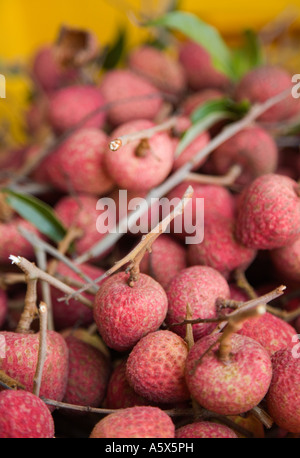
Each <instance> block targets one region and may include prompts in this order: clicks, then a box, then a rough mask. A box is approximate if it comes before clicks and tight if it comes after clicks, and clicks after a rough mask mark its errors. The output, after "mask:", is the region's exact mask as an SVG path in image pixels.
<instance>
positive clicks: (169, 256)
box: [140, 234, 187, 289]
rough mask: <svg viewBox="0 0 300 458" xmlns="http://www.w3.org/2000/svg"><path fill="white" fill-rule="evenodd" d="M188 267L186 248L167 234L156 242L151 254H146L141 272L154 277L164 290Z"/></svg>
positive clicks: (141, 265)
mask: <svg viewBox="0 0 300 458" xmlns="http://www.w3.org/2000/svg"><path fill="white" fill-rule="evenodd" d="M186 267H187V265H186V250H185V248H184V247H183V246H182V245H180V244H179V243H177V242H176V241H175V240H173V239H172V238H171V237H170V236H168V235H166V234H162V235H160V236H159V237H158V239H156V240H155V242H154V243H153V245H152V248H151V253H145V255H144V257H143V259H142V261H141V264H140V270H141V272H143V273H145V274H147V275H150V276H151V277H153V278H154V279H155V280H156V281H158V283H159V284H161V286H162V287H163V288H164V289H167V287H168V286H169V284H170V282H171V280H172V279H173V278H174V277H175V275H177V273H178V272H180V271H181V270H182V269H185V268H186Z"/></svg>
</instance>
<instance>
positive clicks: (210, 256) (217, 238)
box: [188, 215, 256, 278]
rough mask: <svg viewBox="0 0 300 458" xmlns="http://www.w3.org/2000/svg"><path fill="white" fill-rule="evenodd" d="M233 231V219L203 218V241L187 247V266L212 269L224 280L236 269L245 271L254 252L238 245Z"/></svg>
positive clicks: (219, 217) (254, 254) (215, 216)
mask: <svg viewBox="0 0 300 458" xmlns="http://www.w3.org/2000/svg"><path fill="white" fill-rule="evenodd" d="M234 230H235V221H234V220H233V219H229V218H224V217H222V216H220V215H210V216H208V218H205V220H204V238H203V241H202V242H201V243H197V244H190V245H189V246H188V262H189V264H190V265H199V264H200V265H205V266H210V267H213V268H214V269H216V270H218V271H219V272H220V273H221V274H222V275H224V277H226V278H229V275H230V273H231V272H232V271H233V270H234V269H237V268H238V267H240V268H242V269H244V270H245V269H247V267H249V265H250V264H251V263H252V261H253V260H254V258H255V256H256V251H255V250H253V249H252V248H247V247H245V246H243V245H242V244H240V243H239V242H238V241H237V240H236V239H235V235H234Z"/></svg>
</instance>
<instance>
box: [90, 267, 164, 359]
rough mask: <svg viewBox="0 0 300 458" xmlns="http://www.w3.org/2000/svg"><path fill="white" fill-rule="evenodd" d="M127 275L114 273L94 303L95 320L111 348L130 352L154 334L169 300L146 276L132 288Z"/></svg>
mask: <svg viewBox="0 0 300 458" xmlns="http://www.w3.org/2000/svg"><path fill="white" fill-rule="evenodd" d="M128 279H129V275H127V274H126V273H124V272H120V273H117V274H115V275H113V276H112V277H110V278H108V279H107V280H105V282H104V283H103V284H102V286H101V287H100V289H99V290H98V292H97V294H96V297H95V303H94V309H93V311H94V320H95V322H96V324H97V327H98V330H99V332H100V334H101V336H102V338H103V340H104V342H105V343H106V345H107V346H108V347H110V348H113V349H115V350H117V351H120V352H123V351H127V350H130V349H131V348H132V347H133V346H134V345H135V344H136V343H137V342H138V341H139V340H140V339H141V338H142V337H143V336H144V335H146V334H148V333H149V332H151V331H156V330H157V329H158V328H159V327H160V326H161V324H162V323H163V321H164V319H165V317H166V314H167V308H168V300H167V296H166V293H165V290H164V289H163V287H162V286H161V285H160V284H159V283H157V282H156V281H155V280H153V279H152V278H151V277H149V276H148V275H145V274H142V273H141V274H140V275H139V279H138V281H137V282H135V284H134V286H133V287H131V286H128Z"/></svg>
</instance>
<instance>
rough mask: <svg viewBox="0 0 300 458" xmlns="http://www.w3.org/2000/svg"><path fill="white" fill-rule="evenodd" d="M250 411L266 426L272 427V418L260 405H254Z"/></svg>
mask: <svg viewBox="0 0 300 458" xmlns="http://www.w3.org/2000/svg"><path fill="white" fill-rule="evenodd" d="M251 412H252V413H253V415H255V417H256V418H257V419H258V420H259V421H260V422H261V423H262V424H263V425H265V427H266V428H268V429H270V428H271V427H272V425H273V423H274V421H273V418H272V417H271V416H270V415H269V414H268V413H267V412H265V411H264V410H263V409H262V408H261V407H259V406H255V407H253V408H252V409H251Z"/></svg>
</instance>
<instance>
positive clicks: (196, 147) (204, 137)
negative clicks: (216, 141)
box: [173, 131, 210, 170]
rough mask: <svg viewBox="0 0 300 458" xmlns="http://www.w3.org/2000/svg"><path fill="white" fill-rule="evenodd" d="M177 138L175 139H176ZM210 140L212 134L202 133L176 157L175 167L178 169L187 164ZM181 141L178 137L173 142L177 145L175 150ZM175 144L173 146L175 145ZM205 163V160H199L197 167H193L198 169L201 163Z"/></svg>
mask: <svg viewBox="0 0 300 458" xmlns="http://www.w3.org/2000/svg"><path fill="white" fill-rule="evenodd" d="M174 140H175V139H174ZM209 140H210V136H209V134H208V132H205V131H204V132H202V133H201V134H200V135H198V136H197V137H196V138H195V139H194V140H193V141H192V142H191V143H190V144H189V145H188V146H187V147H186V148H185V149H184V150H183V151H182V153H181V154H180V155H179V156H178V157H175V161H174V165H173V169H174V170H177V169H179V168H180V167H182V166H183V165H184V164H186V163H187V162H188V161H190V160H191V159H193V157H194V156H195V155H196V154H197V153H199V151H201V150H202V149H203V148H204V147H205V146H206V145H207V144H208V143H209ZM178 143H179V139H176V141H175V142H174V143H173V145H174V146H175V152H176V148H177V145H178ZM174 146H173V147H174ZM202 163H203V160H201V161H199V162H197V164H196V165H195V167H193V170H197V169H198V168H199V167H200V166H201V164H202Z"/></svg>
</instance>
